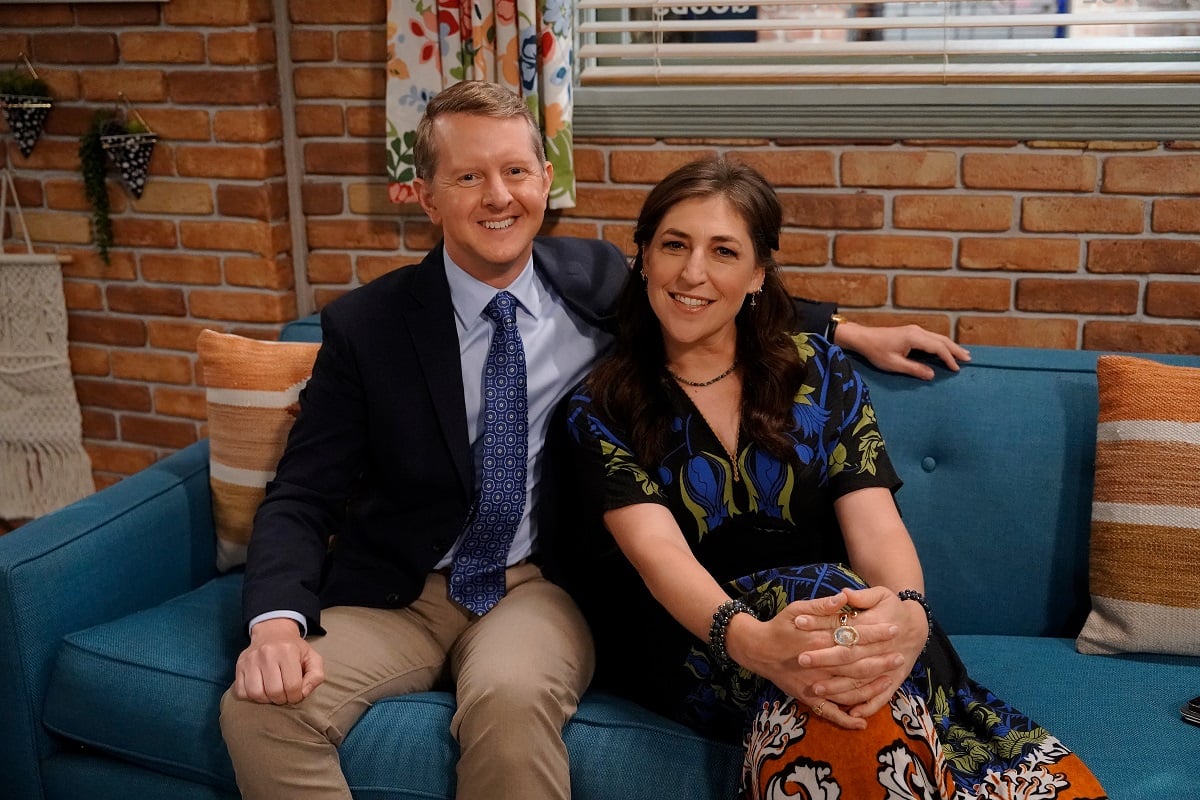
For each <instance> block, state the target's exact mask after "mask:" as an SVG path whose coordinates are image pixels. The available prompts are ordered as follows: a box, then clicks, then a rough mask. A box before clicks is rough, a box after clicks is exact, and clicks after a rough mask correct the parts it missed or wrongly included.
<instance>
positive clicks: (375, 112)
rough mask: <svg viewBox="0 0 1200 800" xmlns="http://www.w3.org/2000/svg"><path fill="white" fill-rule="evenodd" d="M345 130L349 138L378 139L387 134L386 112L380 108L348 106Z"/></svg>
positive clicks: (380, 106)
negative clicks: (368, 137) (367, 137)
mask: <svg viewBox="0 0 1200 800" xmlns="http://www.w3.org/2000/svg"><path fill="white" fill-rule="evenodd" d="M346 130H347V131H349V133H350V135H351V136H370V137H379V136H383V135H384V134H385V133H386V132H387V110H386V109H385V108H384V107H383V106H382V105H378V106H374V105H372V106H350V107H349V108H347V109H346Z"/></svg>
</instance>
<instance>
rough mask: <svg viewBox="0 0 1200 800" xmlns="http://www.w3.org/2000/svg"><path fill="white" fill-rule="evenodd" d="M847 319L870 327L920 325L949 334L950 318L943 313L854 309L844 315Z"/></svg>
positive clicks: (935, 331)
mask: <svg viewBox="0 0 1200 800" xmlns="http://www.w3.org/2000/svg"><path fill="white" fill-rule="evenodd" d="M846 317H847V319H850V320H851V321H853V322H858V323H861V324H863V325H870V326H872V327H877V328H878V327H884V326H887V327H896V326H900V325H920V326H921V327H922V328H924V329H925V330H927V331H933V332H934V333H940V334H942V335H944V336H949V335H950V318H949V317H947V316H946V315H945V314H913V313H900V312H895V311H862V310H859V309H855V310H853V311H851V312H850V313H849V314H847V315H846Z"/></svg>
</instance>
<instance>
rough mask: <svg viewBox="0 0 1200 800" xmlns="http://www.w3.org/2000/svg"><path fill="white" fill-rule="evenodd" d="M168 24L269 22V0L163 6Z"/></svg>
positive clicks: (213, 0)
mask: <svg viewBox="0 0 1200 800" xmlns="http://www.w3.org/2000/svg"><path fill="white" fill-rule="evenodd" d="M163 21H164V22H165V23H167V24H168V25H203V26H205V27H209V28H223V27H233V26H235V25H248V24H251V23H254V22H270V21H271V0H203V2H188V3H180V2H175V3H168V4H167V5H164V6H163Z"/></svg>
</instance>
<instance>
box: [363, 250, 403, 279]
mask: <svg viewBox="0 0 1200 800" xmlns="http://www.w3.org/2000/svg"><path fill="white" fill-rule="evenodd" d="M412 262H413V259H412V258H411V257H409V256H359V257H358V258H357V259H355V262H354V264H355V272H356V273H357V274H358V282H359V283H370V282H371V281H373V280H375V279H376V278H378V277H380V276H381V275H386V274H387V273H389V272H394V271H395V270H398V269H401V268H403V267H407V266H408V265H409V264H411V263H412Z"/></svg>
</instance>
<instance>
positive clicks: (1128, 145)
mask: <svg viewBox="0 0 1200 800" xmlns="http://www.w3.org/2000/svg"><path fill="white" fill-rule="evenodd" d="M1158 147H1159V143H1158V142H1157V141H1154V142H1149V141H1147V142H1124V141H1115V140H1114V141H1105V140H1097V141H1092V142H1088V143H1087V149H1088V150H1100V151H1103V152H1106V153H1111V152H1114V151H1117V150H1157V149H1158Z"/></svg>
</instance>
